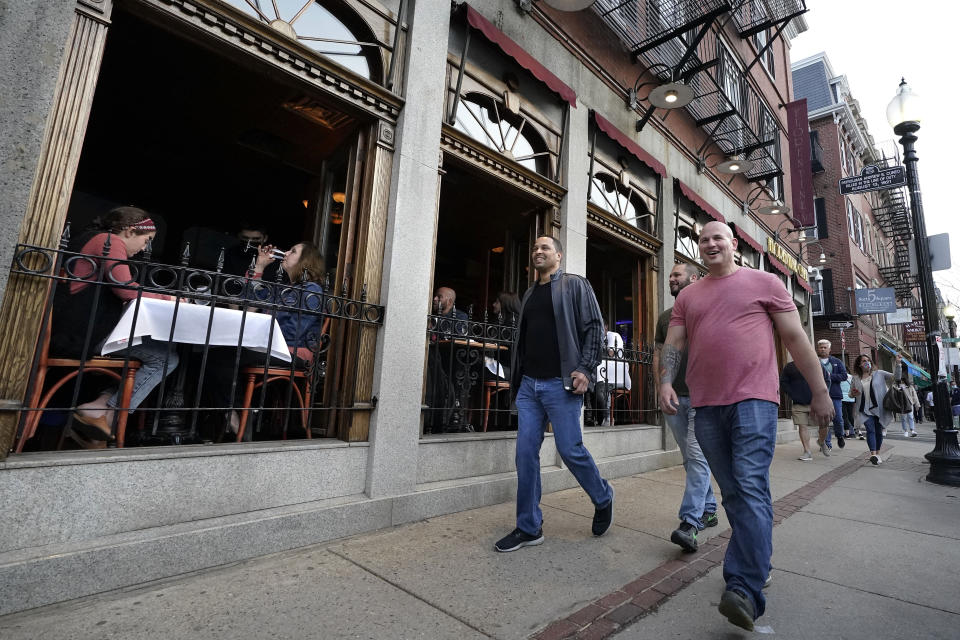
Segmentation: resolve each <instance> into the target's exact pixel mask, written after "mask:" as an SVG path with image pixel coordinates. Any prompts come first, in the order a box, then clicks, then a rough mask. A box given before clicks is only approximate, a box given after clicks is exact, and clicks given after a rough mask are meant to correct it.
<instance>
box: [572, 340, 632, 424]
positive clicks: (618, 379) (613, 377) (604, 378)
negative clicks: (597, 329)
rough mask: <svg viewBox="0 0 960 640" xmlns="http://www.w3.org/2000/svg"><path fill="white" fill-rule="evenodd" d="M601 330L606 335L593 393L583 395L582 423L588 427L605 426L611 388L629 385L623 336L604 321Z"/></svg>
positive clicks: (607, 418) (607, 419)
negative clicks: (584, 401)
mask: <svg viewBox="0 0 960 640" xmlns="http://www.w3.org/2000/svg"><path fill="white" fill-rule="evenodd" d="M603 331H604V334H605V336H606V338H605V349H604V358H603V360H601V361H600V364H599V365H597V384H596V385H595V387H594V391H593V393H590V392H587V394H585V396H584V399H585V400H586V401H587V402H586V409H585V412H584V424H585V425H586V426H588V427H590V426H595V425H600V426H601V427H605V426H607V422H608V421H609V419H610V401H611V400H610V395H611V392H612V390H613V389H627V390H629V389H630V387H631V381H630V371H629V369H628V364H627V362H625V361H624V351H623V336H621V335H620V334H619V333H617V332H616V331H610V330H609V329H608V327H607V323H606V321H604V323H603Z"/></svg>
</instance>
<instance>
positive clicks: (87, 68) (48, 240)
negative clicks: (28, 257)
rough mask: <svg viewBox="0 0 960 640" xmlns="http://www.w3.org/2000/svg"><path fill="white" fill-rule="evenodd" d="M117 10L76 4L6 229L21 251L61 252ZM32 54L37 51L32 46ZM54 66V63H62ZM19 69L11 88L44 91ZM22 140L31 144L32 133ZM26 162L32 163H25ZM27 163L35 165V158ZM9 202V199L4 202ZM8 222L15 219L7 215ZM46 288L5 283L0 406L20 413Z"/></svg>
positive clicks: (7, 437) (1, 432) (28, 282)
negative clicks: (23, 189) (26, 190)
mask: <svg viewBox="0 0 960 640" xmlns="http://www.w3.org/2000/svg"><path fill="white" fill-rule="evenodd" d="M51 6H53V5H51ZM31 7H32V5H31ZM111 9H112V7H111V0H80V1H79V2H78V3H77V4H76V7H75V12H74V15H73V24H72V26H71V28H70V33H69V36H68V38H67V42H66V48H65V51H64V54H63V58H62V61H61V62H60V67H59V68H60V73H59V76H58V77H57V84H56V90H55V92H54V95H53V104H52V106H51V107H50V110H49V115H47V116H46V119H47V120H46V129H45V131H44V138H43V144H42V145H41V147H40V155H39V158H37V160H36V174H35V175H34V178H33V183H32V186H31V188H30V196H29V199H28V200H27V205H26V210H25V214H24V215H23V217H22V218H21V220H20V221H19V222H18V224H16V225H15V226H13V227H6V228H8V229H9V228H17V227H19V229H20V234H19V242H20V243H21V244H30V245H37V246H42V247H56V246H57V240H58V239H59V237H60V234H61V232H62V230H63V225H64V221H65V220H66V216H67V205H68V204H69V202H70V193H71V191H72V189H73V180H74V177H75V176H76V173H77V163H78V161H79V159H80V150H81V148H82V147H83V138H84V134H85V133H86V129H87V120H88V119H89V117H90V108H91V105H92V104H93V94H94V90H95V89H96V86H97V76H98V74H99V72H100V62H101V61H102V59H103V49H104V45H105V43H106V37H107V24H108V20H109V17H110V12H111ZM37 11H40V10H37ZM43 12H44V13H45V12H46V10H44V11H43ZM14 15H16V13H14ZM14 22H15V21H14ZM54 22H55V21H54ZM4 29H6V27H4ZM28 32H29V33H32V34H33V37H36V38H45V37H48V34H46V33H40V32H36V33H33V32H30V31H28ZM26 51H27V52H31V51H35V49H34V48H33V47H30V46H27V48H26ZM23 55H29V54H28V53H27V54H23ZM13 60H18V58H17V57H15V58H13ZM50 62H51V63H52V64H56V60H51V61H50ZM13 67H15V68H17V69H19V70H20V71H21V72H22V77H21V80H20V81H19V82H16V83H11V84H9V85H7V86H8V87H9V86H16V87H25V86H31V87H33V86H38V87H39V86H42V85H43V83H44V81H45V78H44V77H43V73H39V74H38V78H37V79H35V78H34V77H32V76H31V75H30V70H31V68H32V67H31V64H30V62H26V63H25V66H22V67H21V66H20V63H19V62H17V63H16V64H14V65H13ZM35 83H36V84H35ZM27 91H29V90H27ZM40 104H42V105H44V106H46V104H47V103H46V101H41V102H40ZM4 124H6V123H4ZM19 133H20V134H22V135H25V136H27V137H28V138H29V135H28V133H27V132H26V131H20V132H19ZM4 136H6V134H4ZM23 161H24V162H27V160H26V159H24V160H23ZM29 162H30V164H33V159H32V158H31V159H30V160H29ZM21 173H22V172H21ZM10 196H11V194H8V193H4V198H7V197H10ZM6 206H7V205H4V208H5V212H4V213H5V214H6V213H7V211H6ZM14 213H16V212H14ZM5 217H7V218H9V216H8V215H5ZM5 246H6V245H5ZM4 257H5V259H6V260H7V262H6V263H4V264H5V266H4V269H6V265H8V264H9V262H10V259H9V258H6V256H4ZM5 275H6V274H4V276H5ZM48 284H49V283H48V282H47V280H46V279H44V278H29V279H27V278H23V277H16V278H13V279H11V280H10V281H9V282H7V283H6V285H7V286H6V291H5V292H4V293H5V295H4V298H3V306H2V308H0V353H3V354H4V358H3V362H2V364H0V400H3V401H6V403H11V404H13V405H15V406H19V403H20V402H21V401H22V400H23V398H24V397H25V395H26V392H27V382H28V380H27V378H28V375H27V373H28V372H29V371H30V368H31V363H32V361H33V360H32V359H33V352H34V347H35V346H36V342H37V335H38V333H39V329H40V324H41V316H42V314H43V308H44V302H45V301H46V295H47V286H48ZM6 403H4V404H5V405H6ZM3 408H7V407H6V406H0V409H3ZM18 420H19V412H18V411H16V410H8V411H0V459H3V458H5V457H6V455H7V451H9V449H10V446H11V445H12V443H13V438H14V437H15V435H16V430H17V422H18Z"/></svg>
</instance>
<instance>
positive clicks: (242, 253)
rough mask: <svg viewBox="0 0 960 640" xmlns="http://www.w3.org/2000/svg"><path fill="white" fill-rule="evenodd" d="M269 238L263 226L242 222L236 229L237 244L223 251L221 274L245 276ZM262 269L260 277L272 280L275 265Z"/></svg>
mask: <svg viewBox="0 0 960 640" xmlns="http://www.w3.org/2000/svg"><path fill="white" fill-rule="evenodd" d="M269 238H270V236H269V235H268V234H267V227H266V225H265V224H263V223H261V222H248V221H246V220H242V221H241V222H240V225H239V227H238V228H237V236H236V239H237V242H236V243H234V244H232V245H231V246H229V247H227V248H226V250H225V251H224V255H223V273H229V274H232V275H235V276H245V275H247V272H248V271H249V270H250V268H251V265H253V264H254V261H255V259H257V258H258V257H259V254H258V250H259V248H260V247H262V246H264V245H266V244H267V241H268V240H269ZM264 269H265V271H264V272H263V274H262V277H263V278H264V279H265V280H273V279H274V276H275V275H276V269H277V264H276V263H271V264H268V265H267V266H266V267H264Z"/></svg>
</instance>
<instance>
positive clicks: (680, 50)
mask: <svg viewBox="0 0 960 640" xmlns="http://www.w3.org/2000/svg"><path fill="white" fill-rule="evenodd" d="M806 10H807V9H806V3H805V1H804V0H597V2H595V3H594V5H593V11H594V12H595V13H596V14H597V15H598V16H600V18H601V19H602V20H603V21H604V22H605V23H606V25H607V26H608V27H609V28H610V29H611V30H612V31H613V32H614V33H615V34H616V35H617V37H618V38H619V39H620V40H621V41H622V42H623V43H624V44H625V45H626V47H627V48H628V50H629V51H630V53H631V55H632V57H633V59H634V61H635V62H636V61H639V62H641V63H643V64H644V66H645V67H646V70H645V71H644V72H643V73H641V74H640V77H639V78H638V79H637V83H636V84H635V86H634V88H633V90H632V91H631V99H630V107H631V108H643V114H642V116H641V118H640V119H639V120H638V121H637V131H639V130H641V129H642V128H643V126H644V125H645V124H646V123H647V121H648V120H649V119H650V117H651V116H652V115H653V112H654V111H655V110H656V108H657V107H656V106H654V104H653V103H652V102H651V101H650V100H649V97H650V94H651V93H652V92H647V91H645V90H644V87H647V86H651V85H666V84H668V83H671V84H672V83H676V84H673V86H676V85H677V84H682V85H684V87H686V88H689V89H691V90H692V93H693V95H692V98H691V99H690V102H689V103H688V104H686V106H685V107H684V108H685V109H686V111H687V113H688V114H689V115H690V116H691V117H692V118H693V119H694V121H695V122H696V123H697V126H698V127H700V128H702V129H703V130H704V131H705V132H706V133H707V142H706V143H704V147H702V148H701V149H700V150H699V151H698V156H700V155H701V154H702V153H703V152H705V151H706V147H707V146H708V145H709V143H711V142H712V143H713V144H715V145H717V147H719V149H720V150H721V152H722V153H723V154H725V155H727V156H730V157H742V158H746V159H748V160H750V161H751V162H752V163H753V164H752V167H751V169H750V170H749V171H748V172H747V173H746V177H747V179H748V180H750V181H752V182H767V181H770V180H773V179H775V178H777V177H779V176H781V175H783V168H782V163H781V159H780V144H779V143H780V135H779V124H778V121H777V119H776V118H775V117H774V115H773V113H772V112H771V109H770V107H768V106H767V105H766V104H765V103H764V101H763V100H762V99H761V98H760V96H759V95H758V94H757V92H756V91H755V90H754V89H753V87H752V86H751V85H750V83H749V82H748V81H747V74H748V73H749V71H750V69H751V68H752V67H753V66H754V65H755V64H756V63H757V62H759V61H760V60H761V58H762V57H763V56H764V55H765V54H766V51H767V49H768V48H769V47H770V46H772V45H773V43H774V42H775V41H776V40H777V38H778V37H779V36H780V34H781V33H782V32H783V30H784V29H785V28H786V27H787V25H788V24H789V22H790V20H792V19H793V18H795V17H797V16H799V15H801V14H803V13H804V12H806ZM728 23H732V24H733V26H734V28H735V30H736V32H737V35H738V36H739V37H740V38H749V37H751V36H754V35H756V34H760V33H765V34H766V41H765V44H764V45H763V46H762V47H761V48H760V50H759V51H758V52H757V56H756V58H754V59H753V60H752V61H746V63H745V64H741V63H740V62H739V60H738V59H737V57H736V56H735V55H734V54H733V53H732V52H731V51H730V49H728V48H727V46H726V45H725V44H724V42H723V40H722V39H721V37H720V33H722V32H724V31H725V26H726V25H727V24H728ZM770 30H772V32H771V31H770ZM644 79H647V82H643V83H641V80H644ZM681 88H683V87H681ZM653 91H656V89H654V90H653ZM644 94H646V95H644ZM702 157H703V156H701V158H702Z"/></svg>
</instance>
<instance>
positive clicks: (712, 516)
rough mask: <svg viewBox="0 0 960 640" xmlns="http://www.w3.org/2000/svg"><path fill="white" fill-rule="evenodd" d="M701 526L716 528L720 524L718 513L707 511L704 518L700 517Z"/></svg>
mask: <svg viewBox="0 0 960 640" xmlns="http://www.w3.org/2000/svg"><path fill="white" fill-rule="evenodd" d="M700 524H702V525H703V526H704V527H715V526H717V525H718V524H720V518H718V517H717V512H716V511H709V512H707V511H705V512H704V513H703V515H702V516H700Z"/></svg>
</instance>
